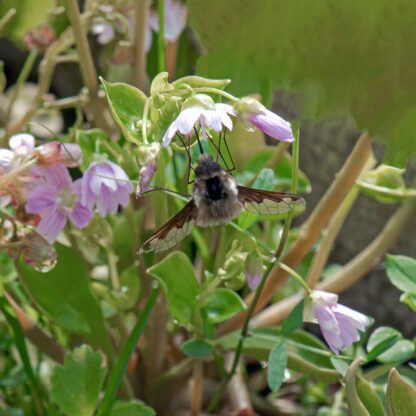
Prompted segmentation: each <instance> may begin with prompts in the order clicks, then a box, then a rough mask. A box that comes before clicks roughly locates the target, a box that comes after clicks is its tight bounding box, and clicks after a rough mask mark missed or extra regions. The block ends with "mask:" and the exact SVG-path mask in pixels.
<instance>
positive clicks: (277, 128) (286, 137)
mask: <svg viewBox="0 0 416 416" xmlns="http://www.w3.org/2000/svg"><path fill="white" fill-rule="evenodd" d="M248 120H249V121H250V123H251V124H253V125H254V126H256V127H257V128H258V129H260V130H261V131H263V132H264V133H266V134H267V135H269V136H270V137H272V138H274V139H278V140H281V141H284V142H293V140H294V137H293V133H292V128H291V125H290V123H289V122H288V121H286V120H284V119H283V118H281V117H279V116H278V115H277V114H275V113H272V112H271V111H269V110H264V111H263V112H261V113H258V114H254V115H251V116H250V117H249V118H248Z"/></svg>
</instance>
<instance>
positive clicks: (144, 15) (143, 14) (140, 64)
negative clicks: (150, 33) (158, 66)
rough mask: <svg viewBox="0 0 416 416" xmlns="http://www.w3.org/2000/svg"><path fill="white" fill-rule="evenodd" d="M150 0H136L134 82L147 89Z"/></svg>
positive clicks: (137, 85)
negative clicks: (146, 47) (147, 39)
mask: <svg viewBox="0 0 416 416" xmlns="http://www.w3.org/2000/svg"><path fill="white" fill-rule="evenodd" d="M149 7H150V2H149V0H136V1H135V2H134V43H133V48H134V55H133V73H132V79H131V81H132V84H133V85H135V86H136V87H138V88H140V89H142V90H145V89H147V84H148V79H147V75H146V49H145V45H146V32H147V19H148V17H149Z"/></svg>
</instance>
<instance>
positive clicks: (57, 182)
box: [26, 164, 92, 243]
mask: <svg viewBox="0 0 416 416" xmlns="http://www.w3.org/2000/svg"><path fill="white" fill-rule="evenodd" d="M33 170H34V174H35V175H36V176H37V178H38V180H37V181H36V182H35V184H34V187H33V188H32V190H31V191H30V192H29V194H28V197H27V202H26V212H28V213H29V214H38V215H40V218H41V219H40V221H39V223H38V225H37V227H36V230H37V231H38V232H39V233H40V234H43V235H44V236H45V237H46V239H47V240H48V241H49V242H50V243H53V242H54V241H55V240H56V238H57V237H58V234H59V233H60V232H61V231H62V230H63V229H64V227H65V225H66V223H67V220H68V219H69V220H70V221H71V222H72V223H73V224H74V225H75V227H77V228H83V227H85V226H86V225H87V224H88V223H89V222H90V220H91V218H92V212H91V210H90V209H88V208H86V207H85V206H84V205H82V204H81V202H80V181H79V180H78V181H76V182H72V179H71V177H70V176H69V173H68V171H67V169H66V168H65V166H63V165H59V164H57V165H52V166H48V167H36V168H34V169H33Z"/></svg>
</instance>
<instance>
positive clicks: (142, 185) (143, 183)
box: [136, 160, 156, 198]
mask: <svg viewBox="0 0 416 416" xmlns="http://www.w3.org/2000/svg"><path fill="white" fill-rule="evenodd" d="M155 172H156V160H151V161H150V162H149V163H148V164H147V165H145V166H143V167H142V168H141V169H140V182H139V184H138V185H137V189H136V197H137V198H140V197H141V196H142V195H143V193H144V192H146V191H149V190H150V189H151V188H150V187H149V185H150V182H151V180H152V178H153V175H154V174H155Z"/></svg>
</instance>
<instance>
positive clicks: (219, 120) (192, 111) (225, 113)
mask: <svg viewBox="0 0 416 416" xmlns="http://www.w3.org/2000/svg"><path fill="white" fill-rule="evenodd" d="M229 114H231V115H233V114H234V110H233V108H232V107H231V106H230V105H229V104H221V103H214V101H213V100H212V98H211V97H209V96H207V95H204V94H196V95H194V96H192V97H190V98H188V99H187V100H186V101H185V102H184V104H183V106H182V111H181V112H180V113H179V115H178V117H176V119H175V120H174V121H173V122H172V123H171V125H170V126H169V127H168V129H167V130H166V133H165V135H164V136H163V140H162V144H163V146H164V147H167V146H168V145H169V143H170V142H171V140H172V139H173V137H174V136H175V134H176V132H178V131H179V133H181V134H184V135H186V136H189V135H191V134H192V131H193V129H194V127H197V126H200V127H201V130H202V135H203V137H206V136H207V132H206V130H207V129H211V130H214V131H216V132H217V133H219V132H220V131H221V130H222V127H223V126H224V127H226V128H227V129H228V130H232V129H233V122H232V121H231V118H230V116H229Z"/></svg>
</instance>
